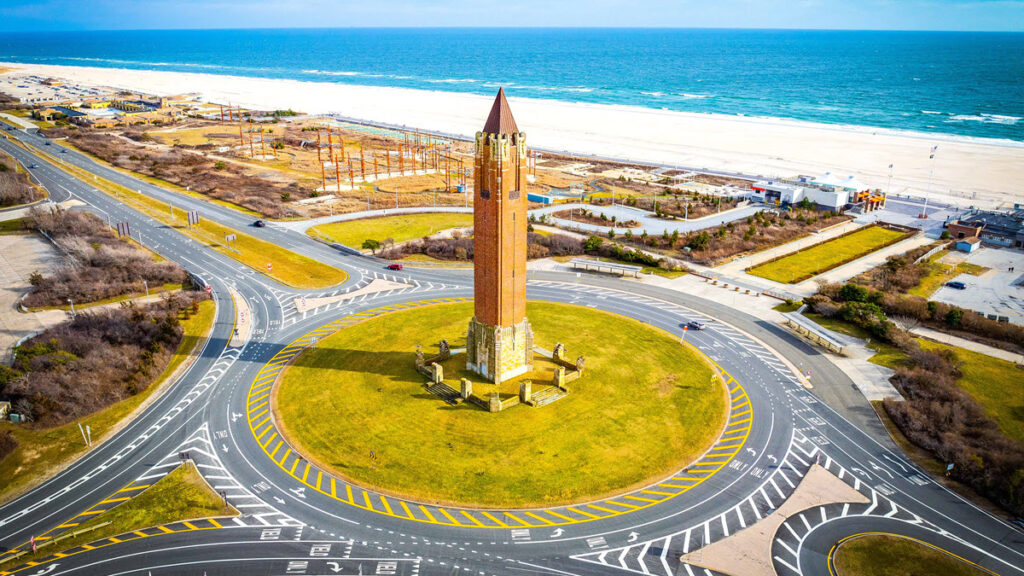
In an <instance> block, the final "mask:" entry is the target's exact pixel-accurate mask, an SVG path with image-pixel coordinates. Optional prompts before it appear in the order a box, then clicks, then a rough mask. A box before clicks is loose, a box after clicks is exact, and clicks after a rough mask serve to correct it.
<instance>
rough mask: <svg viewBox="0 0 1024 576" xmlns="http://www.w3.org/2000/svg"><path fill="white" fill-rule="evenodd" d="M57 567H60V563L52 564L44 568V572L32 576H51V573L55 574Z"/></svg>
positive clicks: (34, 573)
mask: <svg viewBox="0 0 1024 576" xmlns="http://www.w3.org/2000/svg"><path fill="white" fill-rule="evenodd" d="M57 566H60V563H58V562H54V563H53V564H50V565H49V566H47V567H46V568H43V569H42V570H40V571H38V572H33V573H32V574H31V575H30V576H43V574H49V573H50V572H53V571H54V570H56V569H57Z"/></svg>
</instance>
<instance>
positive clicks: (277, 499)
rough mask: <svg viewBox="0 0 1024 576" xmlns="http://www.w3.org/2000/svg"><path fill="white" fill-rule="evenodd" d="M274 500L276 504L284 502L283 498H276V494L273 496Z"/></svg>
mask: <svg viewBox="0 0 1024 576" xmlns="http://www.w3.org/2000/svg"><path fill="white" fill-rule="evenodd" d="M274 501H275V502H277V503H278V504H284V500H282V499H281V498H278V497H277V496H274Z"/></svg>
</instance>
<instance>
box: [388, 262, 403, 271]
mask: <svg viewBox="0 0 1024 576" xmlns="http://www.w3.org/2000/svg"><path fill="white" fill-rule="evenodd" d="M401 269H402V265H401V264H399V263H397V262H395V263H393V264H388V270H401Z"/></svg>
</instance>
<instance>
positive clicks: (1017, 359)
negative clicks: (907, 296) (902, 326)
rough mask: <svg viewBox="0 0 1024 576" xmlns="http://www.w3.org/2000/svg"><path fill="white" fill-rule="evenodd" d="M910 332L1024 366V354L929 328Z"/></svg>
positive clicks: (913, 329)
mask: <svg viewBox="0 0 1024 576" xmlns="http://www.w3.org/2000/svg"><path fill="white" fill-rule="evenodd" d="M910 332H911V333H913V334H916V335H918V336H921V337H922V338H927V339H929V340H934V341H936V342H941V343H943V344H948V345H950V346H957V347H959V348H965V349H967V350H971V351H972V352H978V353H979V354H984V355H986V356H991V357H993V358H998V359H1000V360H1006V361H1007V362H1013V363H1014V364H1020V365H1024V354H1017V353H1015V352H1010V351H1008V350H1002V349H1000V348H996V347H994V346H989V345H988V344H981V343H980V342H974V341H973V340H967V339H966V338H960V337H958V336H951V335H949V334H946V333H944V332H939V331H938V330H933V329H931V328H923V327H918V328H912V329H911V330H910Z"/></svg>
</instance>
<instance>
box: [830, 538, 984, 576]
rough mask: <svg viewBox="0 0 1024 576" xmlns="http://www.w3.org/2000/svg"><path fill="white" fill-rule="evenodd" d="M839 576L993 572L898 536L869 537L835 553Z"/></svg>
mask: <svg viewBox="0 0 1024 576" xmlns="http://www.w3.org/2000/svg"><path fill="white" fill-rule="evenodd" d="M835 567H836V576H919V575H922V574H942V575H943V576H982V575H989V574H992V572H989V571H988V570H985V569H983V568H980V567H978V566H976V565H975V564H972V563H969V562H967V561H966V560H963V559H961V558H959V557H957V556H954V555H952V554H950V553H949V552H946V551H944V550H942V549H939V548H935V547H933V546H931V545H928V544H925V543H924V542H920V541H918V540H914V539H911V538H906V537H904V536H897V535H895V534H865V535H858V536H855V537H853V538H851V539H848V540H845V541H843V542H841V543H840V544H839V547H838V548H837V549H836V551H835Z"/></svg>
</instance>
